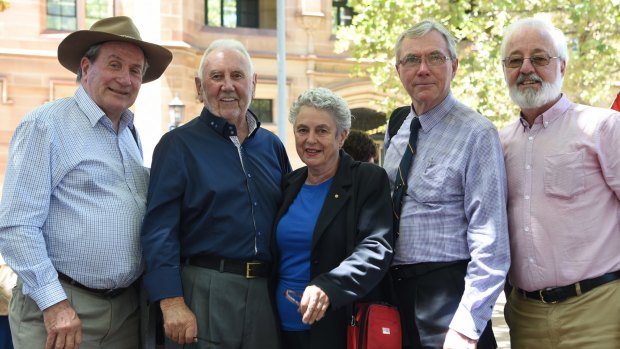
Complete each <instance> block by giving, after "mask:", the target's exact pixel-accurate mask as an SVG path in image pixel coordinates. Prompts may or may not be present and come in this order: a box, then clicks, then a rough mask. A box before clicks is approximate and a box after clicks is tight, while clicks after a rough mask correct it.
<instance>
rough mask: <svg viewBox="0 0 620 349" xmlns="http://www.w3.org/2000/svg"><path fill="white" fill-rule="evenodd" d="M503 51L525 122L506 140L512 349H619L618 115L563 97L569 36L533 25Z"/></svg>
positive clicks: (512, 29) (513, 32)
mask: <svg viewBox="0 0 620 349" xmlns="http://www.w3.org/2000/svg"><path fill="white" fill-rule="evenodd" d="M501 52H502V57H503V58H504V59H503V63H504V77H505V79H506V82H507V85H508V89H509V91H510V97H511V98H512V100H513V101H514V102H515V104H517V105H518V106H519V107H520V108H521V113H520V118H519V119H518V120H517V121H516V122H514V123H512V124H510V125H509V126H507V127H506V128H505V129H503V130H502V131H501V141H502V145H503V147H504V158H505V160H506V171H507V176H508V217H509V232H510V243H511V252H512V267H511V271H510V283H511V284H512V285H513V286H514V288H513V291H512V292H511V294H510V296H509V297H508V300H507V304H506V308H505V316H506V322H507V323H508V326H509V327H510V341H511V346H512V348H513V349H515V348H516V349H518V348H620V280H618V279H620V271H619V270H620V253H618V251H620V218H619V217H620V151H619V149H620V113H618V112H615V111H613V110H611V109H606V108H594V107H590V106H586V105H580V104H576V103H573V102H571V101H570V100H569V99H568V97H567V96H566V95H563V94H562V92H561V88H562V81H563V77H564V73H565V70H566V64H567V61H568V55H567V52H568V49H567V43H566V38H565V37H564V34H562V32H560V31H559V30H558V29H557V28H555V27H553V26H552V25H551V24H550V23H548V22H545V21H542V20H539V19H533V18H528V19H524V20H520V21H517V22H515V23H514V24H512V25H511V26H509V27H508V28H507V30H506V34H505V36H504V39H503V42H502V46H501Z"/></svg>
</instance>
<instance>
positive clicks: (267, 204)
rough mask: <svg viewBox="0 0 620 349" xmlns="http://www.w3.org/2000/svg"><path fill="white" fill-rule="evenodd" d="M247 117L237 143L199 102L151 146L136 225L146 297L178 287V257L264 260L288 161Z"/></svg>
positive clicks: (178, 292)
mask: <svg viewBox="0 0 620 349" xmlns="http://www.w3.org/2000/svg"><path fill="white" fill-rule="evenodd" d="M247 119H248V121H249V122H248V124H249V126H250V127H249V129H250V134H249V136H248V137H247V138H246V139H245V141H244V142H243V144H241V145H239V143H238V141H237V136H236V135H237V133H236V128H235V126H234V125H231V124H229V123H227V122H226V120H225V119H222V118H220V117H216V116H215V115H213V114H211V113H210V112H209V111H208V110H207V109H206V108H204V109H203V111H202V113H201V115H200V116H199V117H197V118H195V119H194V120H192V121H190V122H188V123H187V124H185V125H183V126H181V127H179V128H176V129H174V130H172V131H170V132H168V133H167V134H165V135H164V136H163V137H162V139H161V140H160V142H159V144H157V147H155V151H154V153H153V162H152V169H151V182H150V185H149V194H148V204H147V213H146V216H145V218H144V225H143V229H142V243H143V248H144V251H145V253H144V256H145V259H146V268H147V270H146V274H145V277H144V282H145V286H146V288H147V291H148V293H149V297H150V298H151V300H153V301H157V300H159V299H162V298H170V297H178V296H182V295H183V291H182V286H181V275H180V271H179V265H180V261H181V258H186V257H191V256H196V255H209V256H216V257H223V258H232V259H243V260H251V259H256V260H263V261H270V260H271V254H270V251H269V243H270V239H271V229H272V224H273V221H274V219H275V215H276V213H277V210H278V207H279V205H280V201H281V196H282V195H281V190H280V182H281V180H282V177H283V176H284V175H285V174H286V173H288V172H290V170H291V167H290V164H289V161H288V157H287V156H286V151H285V149H284V146H283V145H282V142H280V140H279V139H278V138H277V137H276V136H275V135H274V134H273V133H271V132H269V131H267V130H264V129H262V128H260V123H259V122H258V121H257V120H256V117H255V116H254V115H252V114H249V116H248V117H247Z"/></svg>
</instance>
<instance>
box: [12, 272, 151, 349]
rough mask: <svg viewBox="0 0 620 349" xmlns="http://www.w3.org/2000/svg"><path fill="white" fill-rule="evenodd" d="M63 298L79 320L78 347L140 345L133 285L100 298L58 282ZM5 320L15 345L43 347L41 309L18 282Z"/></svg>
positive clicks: (32, 348) (98, 348)
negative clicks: (80, 325)
mask: <svg viewBox="0 0 620 349" xmlns="http://www.w3.org/2000/svg"><path fill="white" fill-rule="evenodd" d="M60 283H61V284H62V286H63V288H64V290H65V293H66V294H67V299H68V301H69V302H70V303H71V305H72V306H73V308H74V309H75V311H76V312H77V313H78V317H79V318H80V321H81V322H82V344H81V345H80V349H91V348H92V349H104V348H105V349H136V348H139V347H140V317H139V315H140V314H139V303H138V292H137V287H132V288H131V289H129V290H127V291H125V292H124V293H123V294H121V295H118V296H117V297H114V298H109V299H108V298H102V297H99V296H96V295H93V294H92V293H90V292H88V291H85V290H83V289H81V288H78V287H76V286H73V285H70V284H68V283H65V282H64V281H61V282H60ZM9 322H10V325H11V334H12V337H13V344H14V346H15V349H37V348H45V342H46V340H47V331H46V330H45V324H44V323H43V313H42V312H41V311H40V310H39V307H38V306H37V304H36V303H35V302H34V301H33V300H32V299H31V298H30V297H27V296H24V294H23V293H22V283H21V282H18V284H17V287H15V288H14V289H13V298H12V299H11V304H10V308H9Z"/></svg>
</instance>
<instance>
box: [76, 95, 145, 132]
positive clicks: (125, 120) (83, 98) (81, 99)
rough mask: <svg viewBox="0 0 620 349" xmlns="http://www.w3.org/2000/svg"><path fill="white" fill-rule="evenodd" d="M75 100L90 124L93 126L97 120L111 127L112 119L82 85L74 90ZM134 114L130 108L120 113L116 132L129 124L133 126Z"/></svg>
mask: <svg viewBox="0 0 620 349" xmlns="http://www.w3.org/2000/svg"><path fill="white" fill-rule="evenodd" d="M74 98H75V101H76V102H77V105H78V107H79V108H80V110H81V111H82V112H83V113H84V114H85V115H86V117H87V118H88V121H90V125H91V126H92V127H95V125H96V124H97V123H98V122H100V121H101V122H102V123H104V124H106V125H108V126H109V127H112V120H110V118H108V116H107V115H106V114H105V112H104V111H103V110H102V109H101V108H100V107H99V106H98V105H97V103H95V101H94V100H93V99H92V98H91V97H90V96H89V95H88V93H86V90H85V89H84V86H82V85H80V86H79V87H78V89H77V90H76V91H75V95H74ZM133 121H134V114H133V112H132V111H131V110H129V109H126V110H125V111H123V113H122V114H121V121H120V123H119V126H118V133H119V134H120V133H121V132H122V131H123V130H124V129H125V127H127V126H129V127H130V128H133Z"/></svg>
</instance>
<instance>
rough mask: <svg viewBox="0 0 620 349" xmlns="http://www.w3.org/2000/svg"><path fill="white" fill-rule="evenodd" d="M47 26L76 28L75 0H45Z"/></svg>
mask: <svg viewBox="0 0 620 349" xmlns="http://www.w3.org/2000/svg"><path fill="white" fill-rule="evenodd" d="M46 22H47V28H48V29H55V30H76V29H77V19H76V5H75V0H47V20H46Z"/></svg>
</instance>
